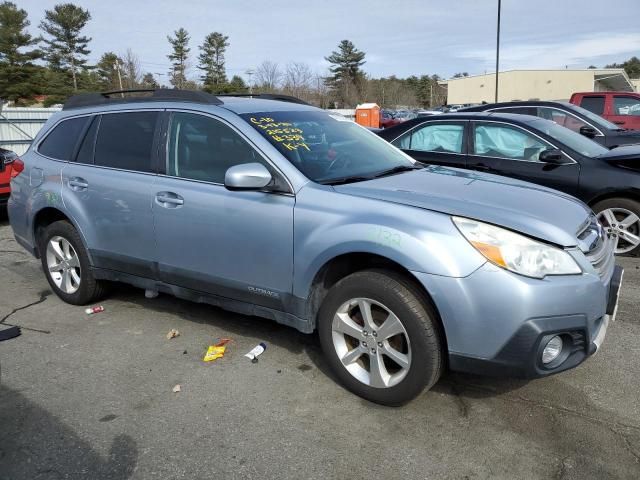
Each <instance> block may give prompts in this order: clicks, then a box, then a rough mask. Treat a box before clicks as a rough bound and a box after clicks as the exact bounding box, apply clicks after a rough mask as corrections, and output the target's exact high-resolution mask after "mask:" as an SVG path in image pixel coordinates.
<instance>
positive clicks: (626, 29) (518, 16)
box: [13, 0, 640, 83]
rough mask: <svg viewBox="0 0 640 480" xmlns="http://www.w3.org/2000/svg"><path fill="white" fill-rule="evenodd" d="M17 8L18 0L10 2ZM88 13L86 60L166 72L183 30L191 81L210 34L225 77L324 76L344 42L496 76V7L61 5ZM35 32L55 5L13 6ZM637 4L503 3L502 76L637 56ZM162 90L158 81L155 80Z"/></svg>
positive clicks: (417, 3)
mask: <svg viewBox="0 0 640 480" xmlns="http://www.w3.org/2000/svg"><path fill="white" fill-rule="evenodd" d="M13 1H16V0H13ZM65 1H72V2H73V3H75V4H76V5H79V6H82V7H83V8H86V9H88V10H89V11H90V13H91V16H92V18H91V21H90V22H89V24H88V25H87V27H86V34H87V35H88V36H90V37H91V38H92V41H91V44H90V49H91V54H90V56H89V60H90V62H92V63H95V62H97V60H98V59H99V58H100V56H101V54H102V53H104V52H105V51H114V52H116V53H124V52H125V51H126V50H127V48H131V49H132V50H133V52H134V53H135V54H136V55H137V56H138V57H139V58H140V61H141V66H142V69H143V71H145V72H146V71H149V72H152V73H154V74H156V73H157V74H166V73H167V72H168V71H169V69H170V62H169V60H167V54H168V53H169V51H170V46H169V43H168V42H167V35H169V34H171V33H172V32H173V31H174V30H176V29H178V28H179V27H184V28H185V29H186V30H187V31H188V32H189V34H190V35H191V43H190V46H191V63H192V64H193V65H194V67H192V68H191V69H190V71H189V72H188V74H187V76H188V77H190V78H197V76H198V75H199V71H198V70H197V69H196V68H195V64H196V63H197V60H196V57H197V54H198V45H200V44H201V43H202V40H203V39H204V37H205V36H206V35H207V34H208V33H210V32H214V31H219V32H222V33H224V34H225V35H228V36H229V42H230V44H231V45H230V47H229V48H228V49H227V55H226V67H227V74H228V75H229V76H232V75H235V74H239V75H241V76H243V77H244V78H245V79H247V75H246V71H247V70H250V69H255V68H256V67H257V66H258V65H259V64H260V63H261V62H263V61H264V60H270V61H272V62H276V63H278V64H279V65H280V66H282V67H284V65H286V64H287V63H288V62H304V63H306V64H308V65H309V66H310V67H311V69H312V70H314V71H315V72H318V73H319V74H326V71H327V68H328V65H329V64H328V62H326V60H325V59H324V57H326V56H328V55H330V54H331V52H332V50H335V49H336V48H337V45H338V43H339V42H340V41H341V40H343V39H349V40H351V41H352V42H353V43H354V44H355V46H356V47H357V48H358V49H359V50H362V51H364V52H365V53H366V57H365V60H366V64H365V65H364V67H363V69H364V70H365V71H366V72H367V73H368V74H370V75H372V76H374V77H380V76H390V75H396V76H397V77H406V76H409V75H422V74H429V75H431V74H436V73H437V74H438V75H440V76H441V77H444V78H448V77H450V76H452V75H453V74H455V73H457V72H468V73H469V74H470V75H474V74H482V73H485V72H491V71H493V70H494V69H495V43H496V16H497V5H498V0H437V1H433V0H385V1H381V0H304V1H300V0H298V1H296V0H260V1H249V0H128V1H122V0H106V1H105V0H75V1H74V0H65ZM16 3H17V5H18V6H19V7H20V8H24V9H25V10H27V12H28V14H29V20H30V21H31V27H30V30H31V31H32V32H33V33H34V34H38V33H39V31H38V28H37V27H38V24H39V23H40V21H41V20H42V18H43V17H44V11H45V9H50V8H52V7H53V6H54V5H55V4H56V3H61V1H59V2H56V1H50V0H17V1H16ZM638 19H640V0H608V1H602V0H502V21H501V43H500V45H501V46H500V57H501V63H500V70H509V69H538V68H586V67H588V66H589V65H596V66H598V67H601V66H604V65H605V64H607V63H612V62H622V61H624V60H626V59H628V58H629V57H631V56H633V55H636V56H640V27H639V26H638ZM156 78H158V79H159V80H160V81H161V82H164V83H166V79H167V77H166V76H161V75H157V77H156Z"/></svg>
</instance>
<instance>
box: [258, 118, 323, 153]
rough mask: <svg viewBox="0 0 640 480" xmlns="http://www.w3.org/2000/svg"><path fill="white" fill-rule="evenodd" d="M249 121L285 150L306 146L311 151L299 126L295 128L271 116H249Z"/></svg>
mask: <svg viewBox="0 0 640 480" xmlns="http://www.w3.org/2000/svg"><path fill="white" fill-rule="evenodd" d="M250 121H251V123H253V124H254V125H255V126H256V127H258V128H260V129H261V130H263V131H264V132H265V133H266V134H267V135H269V137H271V138H272V139H273V140H274V141H275V142H277V143H279V144H280V145H282V146H283V147H284V148H286V149H287V150H297V149H298V148H306V149H307V150H309V151H311V149H310V148H309V146H308V145H307V144H306V143H305V141H304V137H303V136H302V133H303V132H302V130H301V129H300V128H295V127H294V126H293V125H292V124H291V123H289V122H276V121H275V120H274V119H273V118H271V117H260V118H254V117H251V119H250Z"/></svg>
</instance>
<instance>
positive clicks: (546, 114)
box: [458, 100, 640, 148]
mask: <svg viewBox="0 0 640 480" xmlns="http://www.w3.org/2000/svg"><path fill="white" fill-rule="evenodd" d="M458 111H459V112H499V113H518V114H521V115H534V116H536V117H540V118H545V119H547V120H552V121H554V122H556V123H557V124H558V125H562V126H563V127H566V128H568V129H570V130H573V131H574V132H576V133H580V134H582V135H584V136H585V137H587V138H591V139H592V140H593V141H595V142H598V143H599V144H600V145H603V146H605V147H607V148H616V147H618V146H620V145H633V144H640V130H625V129H624V128H620V127H619V126H618V125H616V124H615V123H611V122H610V121H608V120H605V119H604V118H602V117H601V116H600V115H596V114H595V113H593V112H590V111H589V110H587V109H585V108H582V107H579V106H577V105H573V104H572V103H567V102H543V101H533V100H532V101H527V102H503V103H488V104H485V105H476V106H473V107H468V108H464V109H462V110H458Z"/></svg>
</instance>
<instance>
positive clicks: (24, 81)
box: [0, 2, 42, 102]
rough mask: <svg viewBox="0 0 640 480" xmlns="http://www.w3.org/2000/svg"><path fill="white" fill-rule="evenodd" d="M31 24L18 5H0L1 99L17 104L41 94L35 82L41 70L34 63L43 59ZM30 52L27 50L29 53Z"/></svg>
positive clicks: (6, 3)
mask: <svg viewBox="0 0 640 480" xmlns="http://www.w3.org/2000/svg"><path fill="white" fill-rule="evenodd" d="M29 24H30V22H29V20H27V12H26V11H24V10H23V9H18V7H16V4H15V3H12V2H3V3H2V4H0V98H2V99H3V100H9V101H12V102H16V101H18V100H20V99H24V100H29V99H30V98H32V97H33V96H34V95H35V94H37V93H40V92H38V85H37V84H36V83H35V82H34V81H33V78H32V77H33V76H34V74H35V72H36V70H37V67H36V65H34V64H33V61H34V60H36V59H37V58H39V57H40V56H41V55H42V52H41V51H40V50H39V49H38V48H32V49H30V47H34V46H35V45H36V44H37V43H38V39H34V38H33V37H32V36H31V35H29V33H27V31H26V29H27V27H28V26H29ZM25 49H27V50H25Z"/></svg>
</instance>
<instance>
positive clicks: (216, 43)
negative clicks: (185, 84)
mask: <svg viewBox="0 0 640 480" xmlns="http://www.w3.org/2000/svg"><path fill="white" fill-rule="evenodd" d="M227 40H229V37H228V36H226V35H223V34H222V33H219V32H213V33H210V34H209V35H207V36H206V37H205V39H204V42H203V44H202V45H200V52H201V53H200V55H199V56H198V60H199V62H200V63H199V65H198V68H199V69H200V70H202V71H203V72H204V73H203V75H202V76H201V77H200V79H201V80H202V82H203V83H204V88H205V90H208V91H212V92H215V91H216V90H219V89H220V88H222V87H223V86H224V85H225V84H226V83H227V74H226V71H225V67H224V54H225V51H226V49H227V47H228V46H229V42H228V41H227Z"/></svg>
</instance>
